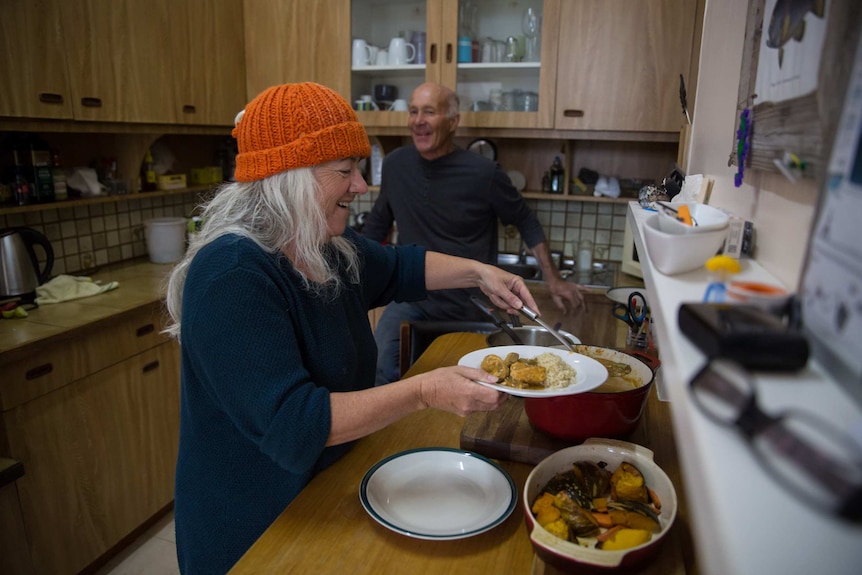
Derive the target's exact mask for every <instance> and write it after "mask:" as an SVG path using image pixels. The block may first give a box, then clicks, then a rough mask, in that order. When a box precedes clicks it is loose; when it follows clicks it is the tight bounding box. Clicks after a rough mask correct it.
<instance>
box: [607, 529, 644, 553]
mask: <svg viewBox="0 0 862 575" xmlns="http://www.w3.org/2000/svg"><path fill="white" fill-rule="evenodd" d="M650 539H652V535H651V534H650V532H649V531H646V530H643V529H618V530H616V531H614V532H613V533H611V535H610V537H608V538H607V539H605V540H604V541H599V542H598V543H596V547H597V548H598V549H605V550H607V551H614V550H619V549H631V548H632V547H637V546H638V545H640V544H641V543H646V542H647V541H649V540H650Z"/></svg>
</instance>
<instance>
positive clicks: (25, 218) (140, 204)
mask: <svg viewBox="0 0 862 575" xmlns="http://www.w3.org/2000/svg"><path fill="white" fill-rule="evenodd" d="M197 199H198V194H197V193H194V192H190V193H187V194H176V195H170V196H162V197H146V194H144V195H142V196H141V198H140V199H134V200H128V201H119V202H105V203H98V204H91V205H87V206H78V207H74V208H62V207H61V208H56V209H48V210H42V211H37V212H28V213H23V214H6V215H0V228H6V227H13V226H27V227H30V228H33V229H35V230H37V231H39V232H41V233H43V234H44V235H45V236H46V237H47V238H48V239H49V240H50V241H51V246H52V248H53V249H54V267H53V270H52V272H51V273H52V275H57V274H63V273H67V274H82V273H87V272H88V271H92V270H93V269H94V268H96V267H98V266H102V265H105V264H109V263H116V262H121V261H123V260H128V259H132V258H136V257H141V256H146V255H147V246H146V241H145V238H144V231H143V228H144V221H145V220H148V219H150V218H161V217H173V216H188V215H190V214H191V213H192V210H193V209H194V206H195V205H196V202H197ZM36 250H37V252H38V254H39V255H40V259H41V248H38V247H37V248H36Z"/></svg>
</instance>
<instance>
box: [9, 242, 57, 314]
mask: <svg viewBox="0 0 862 575" xmlns="http://www.w3.org/2000/svg"><path fill="white" fill-rule="evenodd" d="M34 245H39V246H41V247H42V249H43V250H45V258H46V261H45V266H44V268H41V269H40V265H39V259H38V258H37V257H36V251H35V250H34V249H33V246H34ZM53 266H54V249H53V248H52V247H51V242H50V241H48V238H46V237H45V236H43V235H42V234H40V233H39V232H37V231H36V230H34V229H31V228H6V229H3V230H0V299H7V298H14V297H18V298H21V300H23V301H25V302H32V301H33V300H34V299H36V287H37V286H39V285H41V284H43V283H45V282H46V281H48V280H49V279H51V268H52V267H53Z"/></svg>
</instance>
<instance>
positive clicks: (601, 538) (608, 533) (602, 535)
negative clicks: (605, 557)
mask: <svg viewBox="0 0 862 575" xmlns="http://www.w3.org/2000/svg"><path fill="white" fill-rule="evenodd" d="M620 529H625V525H614V526H613V527H611V528H610V529H608V530H607V531H605V532H604V533H599V534H598V535H596V541H607V540H608V539H610V538H611V537H613V536H614V533H616V532H617V531H619V530H620Z"/></svg>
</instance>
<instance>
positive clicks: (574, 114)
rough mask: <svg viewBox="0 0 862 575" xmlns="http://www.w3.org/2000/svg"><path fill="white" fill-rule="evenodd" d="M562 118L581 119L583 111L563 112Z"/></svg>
mask: <svg viewBox="0 0 862 575" xmlns="http://www.w3.org/2000/svg"><path fill="white" fill-rule="evenodd" d="M563 116H565V117H566V118H583V117H584V111H583V110H563Z"/></svg>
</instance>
